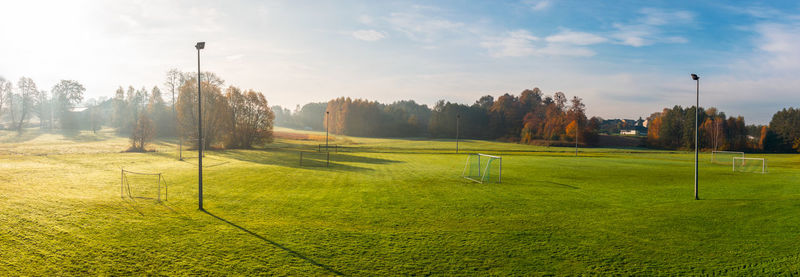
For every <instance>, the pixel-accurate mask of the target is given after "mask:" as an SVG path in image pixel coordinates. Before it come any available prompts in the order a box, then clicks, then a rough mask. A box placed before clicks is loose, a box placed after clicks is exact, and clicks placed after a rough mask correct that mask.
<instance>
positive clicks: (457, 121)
mask: <svg viewBox="0 0 800 277" xmlns="http://www.w3.org/2000/svg"><path fill="white" fill-rule="evenodd" d="M460 121H461V114H456V154H458V125H460V124H459V123H460Z"/></svg>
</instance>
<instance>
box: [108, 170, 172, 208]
mask: <svg viewBox="0 0 800 277" xmlns="http://www.w3.org/2000/svg"><path fill="white" fill-rule="evenodd" d="M119 184H120V187H119V196H120V197H122V198H124V197H125V196H126V195H127V196H128V197H130V198H143V199H156V200H158V201H161V195H162V194H163V195H164V200H165V201H166V200H167V192H168V190H167V181H166V179H164V176H163V175H162V174H161V173H160V172H159V173H142V172H133V171H129V170H125V169H122V170H121V173H120V181H119ZM162 192H163V193H162Z"/></svg>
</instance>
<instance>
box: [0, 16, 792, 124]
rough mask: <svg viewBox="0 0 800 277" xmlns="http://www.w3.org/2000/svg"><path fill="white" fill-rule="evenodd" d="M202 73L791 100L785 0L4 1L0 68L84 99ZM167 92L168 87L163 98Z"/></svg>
mask: <svg viewBox="0 0 800 277" xmlns="http://www.w3.org/2000/svg"><path fill="white" fill-rule="evenodd" d="M198 41H205V42H206V48H205V49H204V50H202V52H201V67H202V70H203V71H212V72H215V73H216V74H217V75H219V76H221V77H222V78H223V79H225V80H226V85H236V86H239V87H241V88H245V89H254V90H257V91H261V92H262V93H264V95H265V96H266V98H267V100H268V101H269V102H270V104H271V105H275V104H278V105H282V106H284V107H288V108H290V109H294V107H295V106H296V105H298V104H300V105H302V104H305V103H308V102H324V101H328V100H330V99H332V98H336V97H340V96H349V97H353V98H366V99H370V100H377V101H380V102H384V103H391V102H393V101H398V100H407V99H413V100H415V101H417V102H420V103H423V104H428V105H431V106H432V105H433V104H434V103H435V102H436V101H438V100H440V99H443V100H445V101H450V102H459V103H464V104H471V103H473V102H475V100H477V99H478V98H479V97H480V96H483V95H487V94H490V95H493V96H495V97H498V96H499V95H502V94H504V93H512V94H517V95H518V94H519V93H520V92H521V91H523V90H525V89H531V88H534V87H538V88H540V89H541V90H542V91H543V92H544V93H545V94H547V95H552V94H553V93H554V92H556V91H562V92H564V93H565V94H566V95H567V96H568V97H572V96H578V97H581V98H583V100H584V103H585V104H586V106H587V114H588V115H590V116H600V117H603V118H634V119H635V118H638V117H647V116H649V115H650V114H651V113H653V112H657V111H660V110H662V109H663V108H665V107H672V106H674V105H682V106H691V105H694V100H695V83H694V81H692V80H691V78H690V76H689V74H690V73H697V74H698V75H700V105H701V106H703V107H710V106H714V107H717V108H718V109H720V110H722V111H724V112H725V113H726V114H727V115H729V116H736V115H742V116H744V117H745V120H746V122H747V123H749V124H750V123H755V124H767V123H769V120H770V119H771V117H772V115H773V114H774V113H775V112H776V111H778V110H780V109H783V108H788V107H793V106H794V107H797V106H800V105H799V104H800V91H799V90H800V78H798V76H800V2H798V1H785V2H783V1H764V2H755V1H742V2H739V1H567V0H564V1H559V0H518V1H448V0H444V1H347V0H344V1H323V0H319V1H202V0H200V1H85V0H77V1H36V0H31V1H5V2H4V3H3V4H2V8H0V76H1V77H3V78H5V79H7V80H11V81H13V82H15V83H16V80H18V79H19V78H20V77H23V76H25V77H30V78H32V79H33V80H34V81H35V82H36V84H37V85H38V86H39V88H40V89H45V90H50V89H51V88H52V87H53V86H54V85H55V84H56V82H58V81H59V80H62V79H68V80H76V81H78V82H80V83H82V84H83V85H84V86H85V87H86V89H87V91H86V96H87V98H98V97H111V96H112V95H113V93H114V91H115V90H116V88H117V87H119V86H123V87H127V86H129V85H130V86H134V87H136V88H141V87H147V88H148V89H149V88H152V87H153V86H160V87H161V88H162V90H168V89H167V88H166V87H165V86H164V80H165V74H166V72H167V70H169V69H170V68H177V69H179V70H181V71H186V72H196V70H197V51H196V50H195V49H194V45H195V43H196V42H198ZM167 98H169V96H168V97H167Z"/></svg>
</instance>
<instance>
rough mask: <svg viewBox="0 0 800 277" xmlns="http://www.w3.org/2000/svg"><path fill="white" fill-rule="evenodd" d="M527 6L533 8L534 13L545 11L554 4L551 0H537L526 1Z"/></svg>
mask: <svg viewBox="0 0 800 277" xmlns="http://www.w3.org/2000/svg"><path fill="white" fill-rule="evenodd" d="M524 3H525V4H527V5H528V6H530V7H531V10H533V11H536V12H538V11H543V10H546V9H547V8H549V7H550V5H551V4H552V2H551V0H537V1H531V0H529V1H524Z"/></svg>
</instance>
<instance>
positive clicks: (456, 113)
mask: <svg viewBox="0 0 800 277" xmlns="http://www.w3.org/2000/svg"><path fill="white" fill-rule="evenodd" d="M272 109H273V111H274V112H275V115H276V124H277V125H278V126H288V127H295V128H310V129H313V130H324V129H325V127H326V126H328V125H327V124H328V122H330V126H328V127H329V130H330V132H332V133H334V134H343V135H349V136H368V137H436V138H455V136H456V128H458V129H459V130H458V135H459V136H460V137H461V138H469V139H491V140H504V141H512V142H522V143H541V144H547V145H550V144H553V143H562V142H570V143H574V140H575V136H577V137H578V141H579V142H580V143H581V144H586V145H594V144H595V143H596V142H597V136H598V135H597V130H598V127H599V123H600V119H599V118H592V119H587V117H586V115H585V113H584V112H585V105H584V104H583V102H582V100H581V98H579V97H577V96H575V97H572V99H569V100H568V98H567V97H566V95H564V93H562V92H556V93H554V94H553V96H545V95H544V94H543V93H542V92H541V90H539V89H538V88H534V89H527V90H524V91H522V92H521V93H520V94H519V96H516V95H512V94H503V95H501V96H500V97H498V98H497V99H496V100H495V99H494V97H493V96H491V95H486V96H483V97H481V98H480V99H478V100H477V101H475V103H473V104H472V105H464V104H460V103H452V102H445V101H444V100H440V101H438V102H437V103H436V104H435V105H434V106H433V108H429V107H428V106H427V105H424V104H418V103H416V102H414V101H413V100H408V101H397V102H394V103H391V104H382V103H379V102H376V101H369V100H364V99H351V98H349V97H340V98H336V99H333V100H330V101H328V102H327V103H309V104H306V105H304V106H302V107H298V109H296V111H295V112H291V111H289V110H288V109H286V108H283V107H280V106H273V107H272ZM326 112H328V116H329V118H328V119H327V120H325V115H326ZM320 118H321V119H323V120H321V121H320Z"/></svg>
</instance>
